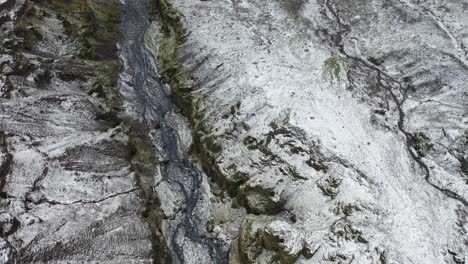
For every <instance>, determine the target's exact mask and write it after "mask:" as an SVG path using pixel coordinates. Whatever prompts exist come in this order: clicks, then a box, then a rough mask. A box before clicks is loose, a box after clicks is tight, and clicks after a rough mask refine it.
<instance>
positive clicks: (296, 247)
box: [156, 0, 468, 264]
mask: <svg viewBox="0 0 468 264" xmlns="http://www.w3.org/2000/svg"><path fill="white" fill-rule="evenodd" d="M467 5H468V3H467V2H466V1H450V2H447V3H445V2H444V3H441V2H439V1H331V0H317V1H313V0H309V1H308V0H295V1H255V0H233V1H227V0H225V1H195V0H193V1H192V0H175V1H173V7H174V8H175V10H177V11H178V12H179V13H180V14H181V15H182V17H183V18H184V19H183V24H184V26H185V27H186V29H187V32H188V37H187V40H186V42H185V45H183V46H182V47H180V48H179V54H178V56H179V60H180V64H179V66H180V68H181V69H180V72H181V73H182V74H184V75H185V76H186V81H187V82H189V84H190V85H187V86H186V87H189V88H188V89H189V93H190V95H192V96H193V98H194V100H193V104H194V108H195V109H196V113H195V114H193V115H192V118H193V120H194V122H195V123H196V124H201V125H200V126H202V127H203V128H202V129H201V131H197V130H196V131H195V134H196V135H198V137H199V138H200V142H201V148H202V149H204V150H205V154H206V153H208V154H207V156H208V158H207V160H208V161H209V164H211V166H213V167H212V168H211V169H212V170H213V171H214V174H215V176H216V177H217V180H213V182H212V183H211V188H212V192H213V193H214V194H215V195H214V196H213V198H212V199H211V200H212V201H214V203H213V205H212V207H213V208H214V209H213V211H214V212H215V213H213V215H212V220H211V222H210V224H211V226H210V227H211V229H212V233H213V234H214V235H215V236H218V237H219V238H221V239H223V240H224V241H226V242H227V243H230V244H231V251H230V257H229V261H230V263H272V262H273V261H279V262H280V263H290V262H294V261H296V260H297V261H298V263H360V264H361V263H362V264H365V263H395V264H396V263H401V264H404V263H405V264H406V263H465V261H466V260H465V258H466V257H465V256H466V255H468V242H467V240H466V223H467V222H466V216H467V211H466V210H467V208H466V206H467V205H468V203H467V199H468V197H467V195H466V194H467V193H468V192H467V189H468V185H467V184H466V182H467V177H468V175H467V166H468V165H467V152H466V151H467V142H468V138H467V135H468V134H467V133H468V130H467V109H468V108H467V102H468V101H467V91H468V89H467V86H466V83H467V76H468V68H467V66H468V64H467V48H466V45H468V43H467V41H468V38H467V36H468V35H467V31H466V28H467V22H468V21H467V18H468V16H467V14H466V12H467ZM156 39H158V36H157V37H156ZM187 76H189V77H187ZM198 127H199V126H198ZM233 189H234V190H233ZM228 193H229V194H228ZM231 203H233V204H234V207H235V208H238V207H239V206H240V208H246V209H247V212H248V213H249V214H248V216H245V213H242V209H235V208H234V209H229V210H233V212H228V213H227V214H228V215H230V216H231V217H227V219H226V217H223V216H222V215H223V214H222V213H221V214H216V212H217V211H221V212H223V210H224V212H225V213H226V210H227V209H226V208H230V207H231V206H230V205H231ZM220 208H221V209H220ZM222 208H224V209H222ZM240 223H242V224H240ZM467 260H468V259H467Z"/></svg>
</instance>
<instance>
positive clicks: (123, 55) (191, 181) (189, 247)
mask: <svg viewBox="0 0 468 264" xmlns="http://www.w3.org/2000/svg"><path fill="white" fill-rule="evenodd" d="M146 2H147V0H126V8H127V12H126V15H125V17H124V18H123V38H122V40H121V42H120V59H121V61H122V65H123V72H126V73H129V74H130V75H131V76H132V79H133V85H132V86H133V87H130V86H129V85H126V84H124V83H123V82H121V87H123V90H125V91H123V92H124V93H128V94H132V96H131V97H132V98H133V100H136V102H132V103H134V105H136V106H137V107H138V111H137V112H138V115H139V116H138V117H137V118H138V119H140V120H141V121H142V123H143V124H144V127H145V128H146V130H147V132H148V133H149V132H150V130H151V129H153V127H154V124H155V123H158V124H159V126H160V128H159V129H158V133H159V135H160V136H159V137H158V138H159V140H155V141H154V142H153V143H154V144H155V146H159V148H160V149H162V150H163V152H164V153H163V155H164V156H165V159H166V160H168V162H167V163H165V164H164V165H161V173H162V176H163V181H165V182H166V183H168V184H169V186H171V187H170V188H171V190H173V191H175V192H177V194H178V195H180V197H181V200H183V202H184V205H183V206H182V207H183V208H182V210H180V211H179V213H177V216H176V218H175V219H174V220H166V221H169V224H168V226H169V227H168V228H166V229H167V230H163V231H164V233H165V234H164V235H165V236H166V240H167V242H168V247H169V249H170V251H171V257H172V262H173V263H200V262H199V261H200V260H203V263H222V262H224V261H223V259H224V257H222V256H221V255H223V254H222V253H221V250H220V245H218V243H216V242H215V241H214V240H213V239H210V238H209V237H208V236H207V234H206V233H207V232H206V225H203V226H200V223H201V222H203V221H200V219H203V217H206V216H199V215H197V214H199V213H198V211H197V210H196V208H197V203H198V202H199V201H200V199H199V198H200V195H201V194H200V184H201V180H202V173H201V172H200V171H199V170H198V169H197V168H196V166H195V165H194V164H192V163H191V161H190V160H189V157H188V154H187V153H184V150H182V147H181V146H180V145H181V141H180V138H179V133H178V132H177V131H176V129H175V128H174V127H173V124H174V122H171V121H173V120H171V118H174V114H173V113H174V110H175V108H176V106H175V105H174V104H173V103H172V101H171V98H170V91H169V89H168V88H167V86H165V85H164V84H163V83H162V82H161V81H160V78H159V76H158V74H157V67H156V65H155V63H154V60H153V57H152V55H151V54H150V53H149V52H148V51H147V50H145V44H144V35H145V33H146V31H147V30H148V28H149V26H150V15H149V8H148V7H147V3H146ZM121 89H122V88H121ZM124 97H125V96H124ZM127 98H128V96H127ZM161 195H164V194H159V196H161ZM205 252H206V253H205Z"/></svg>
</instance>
